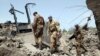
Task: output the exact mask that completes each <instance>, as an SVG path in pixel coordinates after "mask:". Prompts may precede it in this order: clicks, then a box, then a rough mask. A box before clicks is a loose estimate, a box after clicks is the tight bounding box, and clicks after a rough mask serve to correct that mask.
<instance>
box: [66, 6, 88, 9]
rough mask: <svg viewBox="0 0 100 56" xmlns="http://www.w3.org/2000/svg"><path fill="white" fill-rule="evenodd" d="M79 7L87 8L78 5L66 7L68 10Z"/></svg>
mask: <svg viewBox="0 0 100 56" xmlns="http://www.w3.org/2000/svg"><path fill="white" fill-rule="evenodd" d="M77 7H84V8H86V6H85V5H77V6H71V7H66V8H68V9H69V8H77Z"/></svg>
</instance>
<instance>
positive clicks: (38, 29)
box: [33, 12, 45, 49]
mask: <svg viewBox="0 0 100 56" xmlns="http://www.w3.org/2000/svg"><path fill="white" fill-rule="evenodd" d="M33 15H34V24H33V31H34V35H35V43H36V46H37V47H39V49H41V48H42V37H43V28H44V25H45V22H44V18H43V17H42V16H40V15H39V14H38V13H37V12H34V13H33Z"/></svg>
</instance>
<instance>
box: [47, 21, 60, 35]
mask: <svg viewBox="0 0 100 56" xmlns="http://www.w3.org/2000/svg"><path fill="white" fill-rule="evenodd" d="M48 28H49V29H48V31H49V33H52V32H53V31H59V23H58V22H56V21H54V20H53V21H52V22H51V23H50V22H48Z"/></svg>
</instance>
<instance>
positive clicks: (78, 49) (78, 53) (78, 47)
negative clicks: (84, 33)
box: [76, 44, 87, 56]
mask: <svg viewBox="0 0 100 56" xmlns="http://www.w3.org/2000/svg"><path fill="white" fill-rule="evenodd" d="M81 48H82V49H83V50H85V51H87V50H86V49H85V48H84V46H83V45H82V44H80V45H77V46H76V52H77V56H81V54H82V50H81Z"/></svg>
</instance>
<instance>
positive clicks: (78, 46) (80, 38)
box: [69, 25, 87, 56]
mask: <svg viewBox="0 0 100 56" xmlns="http://www.w3.org/2000/svg"><path fill="white" fill-rule="evenodd" d="M82 31H85V29H82ZM82 31H81V29H80V27H79V25H75V32H74V34H73V36H71V37H70V38H69V39H70V40H71V39H73V38H75V40H76V44H75V47H76V52H77V56H81V48H82V49H83V50H85V52H86V51H87V50H86V49H85V48H84V46H83V45H82V44H83V39H84V36H83V35H84V34H83V32H82Z"/></svg>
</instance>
